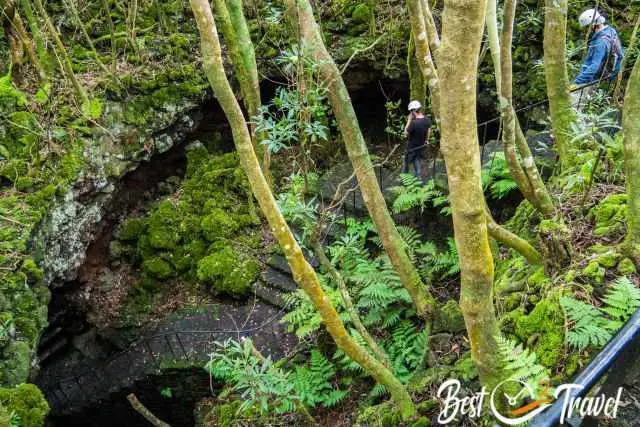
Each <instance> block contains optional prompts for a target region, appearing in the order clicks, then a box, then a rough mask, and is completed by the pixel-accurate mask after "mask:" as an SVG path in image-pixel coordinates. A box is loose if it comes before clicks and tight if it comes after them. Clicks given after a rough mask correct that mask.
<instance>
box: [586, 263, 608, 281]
mask: <svg viewBox="0 0 640 427" xmlns="http://www.w3.org/2000/svg"><path fill="white" fill-rule="evenodd" d="M606 273H607V271H606V270H605V269H604V267H601V266H600V264H598V262H597V261H592V262H590V263H589V265H587V267H586V268H585V269H584V270H582V275H583V276H585V277H588V278H589V279H591V280H592V281H593V282H595V283H597V284H602V283H604V276H605V275H606Z"/></svg>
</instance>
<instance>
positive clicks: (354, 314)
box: [311, 238, 391, 368]
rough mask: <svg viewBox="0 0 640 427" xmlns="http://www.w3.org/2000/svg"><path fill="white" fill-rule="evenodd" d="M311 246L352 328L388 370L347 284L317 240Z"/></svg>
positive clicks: (382, 351) (388, 365) (385, 355)
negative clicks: (340, 297)
mask: <svg viewBox="0 0 640 427" xmlns="http://www.w3.org/2000/svg"><path fill="white" fill-rule="evenodd" d="M311 245H312V247H313V252H314V253H315V254H316V257H317V258H318V262H319V263H320V265H321V266H323V267H324V268H325V270H327V273H329V275H330V276H331V278H332V279H333V280H334V281H335V282H336V284H337V285H338V289H340V294H341V295H342V300H343V301H344V306H345V308H346V310H347V313H349V318H350V319H351V322H352V323H353V326H354V327H355V328H356V330H357V331H358V333H359V334H360V336H361V337H362V338H363V339H364V341H365V342H366V343H367V345H368V346H369V348H370V349H371V350H372V351H373V353H374V354H375V355H376V357H377V358H378V360H379V361H380V362H382V363H383V364H384V365H385V366H386V367H387V368H389V367H390V366H391V363H390V362H389V357H388V356H387V354H386V353H385V352H384V350H382V348H381V347H380V346H379V345H378V343H377V342H376V340H375V338H373V337H372V336H371V334H370V333H369V331H367V328H366V327H365V326H364V324H363V323H362V320H361V319H360V314H359V313H358V309H357V308H356V306H355V305H354V304H353V300H352V299H351V295H350V294H349V289H348V288H347V283H346V282H345V281H344V278H343V277H342V275H341V274H340V272H339V271H338V270H336V268H335V267H334V266H333V264H331V260H329V258H327V255H326V254H325V252H324V249H323V248H322V245H321V244H320V242H319V241H318V239H317V238H314V240H313V241H312V242H311Z"/></svg>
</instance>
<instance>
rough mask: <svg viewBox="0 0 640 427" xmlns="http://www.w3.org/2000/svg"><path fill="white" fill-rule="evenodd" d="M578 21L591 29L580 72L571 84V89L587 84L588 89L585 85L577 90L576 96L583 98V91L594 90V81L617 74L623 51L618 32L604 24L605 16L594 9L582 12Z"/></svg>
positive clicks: (614, 76)
mask: <svg viewBox="0 0 640 427" xmlns="http://www.w3.org/2000/svg"><path fill="white" fill-rule="evenodd" d="M578 22H579V23H580V26H581V27H582V28H591V29H592V30H593V34H592V35H591V38H590V39H589V51H588V53H587V57H586V58H585V60H584V63H583V64H582V68H581V69H580V73H579V74H578V76H577V77H576V79H575V80H574V82H573V84H572V85H571V90H575V89H577V88H578V87H580V86H585V85H587V87H588V89H587V87H585V88H584V89H583V90H582V91H578V96H579V97H580V98H583V97H585V95H588V94H586V93H584V92H587V91H588V92H593V91H594V90H595V86H596V85H595V83H597V82H598V81H603V80H614V79H615V78H616V77H617V76H618V73H619V72H620V67H621V64H622V56H623V54H624V52H623V50H622V44H621V43H620V38H619V37H618V33H617V32H616V30H615V29H614V28H612V27H611V26H609V25H607V24H606V22H607V20H606V18H605V17H604V16H603V15H602V14H600V12H598V11H597V10H596V9H588V10H585V11H584V12H582V14H581V15H580V17H579V18H578ZM579 92H583V93H579ZM574 96H575V95H574Z"/></svg>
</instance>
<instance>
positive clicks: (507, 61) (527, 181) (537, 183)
mask: <svg viewBox="0 0 640 427" xmlns="http://www.w3.org/2000/svg"><path fill="white" fill-rule="evenodd" d="M516 4H517V0H505V2H504V6H503V7H504V15H503V20H502V22H503V26H502V35H501V40H500V41H501V43H500V55H499V61H500V65H499V67H500V76H501V78H500V80H501V85H500V86H498V89H499V93H500V110H501V113H502V117H503V120H504V128H503V142H504V152H505V157H506V159H507V162H508V164H509V170H510V171H511V175H512V176H513V178H514V180H515V181H516V182H517V183H518V187H519V188H520V191H521V192H522V194H523V195H524V196H525V197H526V198H527V200H529V201H530V202H531V204H533V205H534V206H535V207H536V209H538V210H539V211H540V212H541V213H542V214H543V215H545V216H550V215H552V214H553V211H554V208H553V202H552V201H551V197H550V195H549V192H548V191H547V188H546V186H545V184H544V182H543V181H542V178H541V177H540V173H539V172H538V168H537V166H536V164H535V161H534V159H533V155H532V153H531V149H530V148H529V144H528V143H527V140H526V138H525V136H524V133H523V132H522V128H521V127H520V123H519V121H518V117H517V116H516V114H515V109H514V107H513V66H512V61H513V59H512V54H511V48H512V45H513V24H514V20H515V13H516ZM491 49H492V50H493V45H492V47H491ZM518 153H519V154H520V158H521V159H522V163H521V162H520V159H518Z"/></svg>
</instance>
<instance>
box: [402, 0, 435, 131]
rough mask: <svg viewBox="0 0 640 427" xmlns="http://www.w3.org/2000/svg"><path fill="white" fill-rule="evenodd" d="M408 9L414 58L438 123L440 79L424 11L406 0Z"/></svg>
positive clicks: (415, 2) (412, 0)
mask: <svg viewBox="0 0 640 427" xmlns="http://www.w3.org/2000/svg"><path fill="white" fill-rule="evenodd" d="M407 6H408V8H409V20H410V21H411V34H412V36H413V41H414V43H415V45H416V57H417V59H418V65H419V66H420V70H421V71H422V76H423V79H424V81H426V82H427V86H428V87H429V92H430V94H431V109H432V110H433V117H434V118H435V121H436V123H438V122H439V121H440V79H439V78H438V71H437V70H436V66H435V64H434V63H433V58H432V57H431V50H430V48H429V41H428V36H427V27H426V24H425V22H426V20H425V11H424V9H423V5H422V3H421V0H407Z"/></svg>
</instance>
